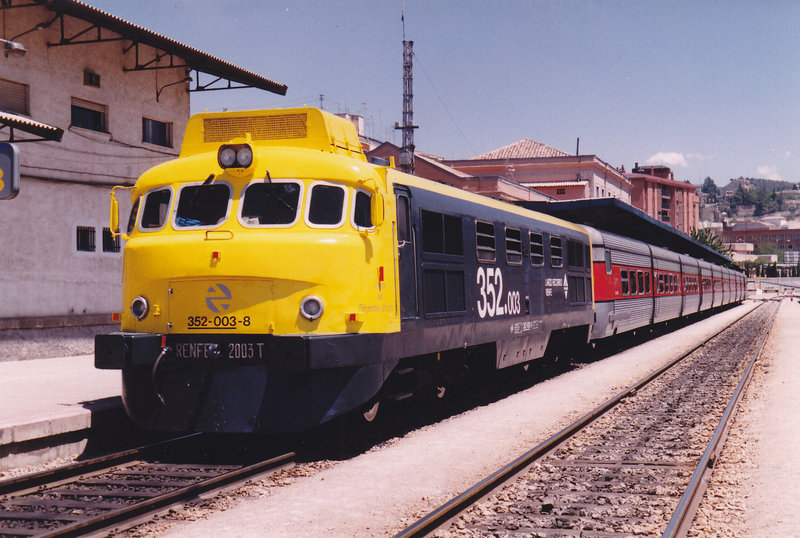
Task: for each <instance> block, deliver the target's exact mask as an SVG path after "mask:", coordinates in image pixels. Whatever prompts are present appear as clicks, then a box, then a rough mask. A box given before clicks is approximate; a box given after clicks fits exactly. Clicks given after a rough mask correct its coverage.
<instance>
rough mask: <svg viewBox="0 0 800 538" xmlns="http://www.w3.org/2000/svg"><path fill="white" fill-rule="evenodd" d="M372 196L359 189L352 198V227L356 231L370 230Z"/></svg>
mask: <svg viewBox="0 0 800 538" xmlns="http://www.w3.org/2000/svg"><path fill="white" fill-rule="evenodd" d="M371 206H372V195H371V194H370V193H368V192H367V191H362V190H361V189H358V190H356V195H355V197H354V198H353V227H354V228H355V229H356V230H363V229H365V228H372V211H371Z"/></svg>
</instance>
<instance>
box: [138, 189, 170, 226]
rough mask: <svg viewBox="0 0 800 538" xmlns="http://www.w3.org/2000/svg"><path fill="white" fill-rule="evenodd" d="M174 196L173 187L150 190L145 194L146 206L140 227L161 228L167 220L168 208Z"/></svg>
mask: <svg viewBox="0 0 800 538" xmlns="http://www.w3.org/2000/svg"><path fill="white" fill-rule="evenodd" d="M171 197H172V189H170V188H169V187H165V188H163V189H156V190H153V191H150V192H148V193H147V194H145V196H144V207H143V208H142V216H141V220H140V221H139V228H140V229H142V230H145V231H155V230H160V229H161V228H163V227H164V224H165V223H166V222H167V214H168V213H167V210H168V209H169V201H170V198H171Z"/></svg>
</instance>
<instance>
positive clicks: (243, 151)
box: [236, 145, 253, 168]
mask: <svg viewBox="0 0 800 538" xmlns="http://www.w3.org/2000/svg"><path fill="white" fill-rule="evenodd" d="M236 162H237V163H238V164H239V166H241V167H242V168H247V167H249V166H250V165H251V164H253V150H252V148H251V147H250V146H247V145H245V146H242V147H241V148H239V151H237V152H236Z"/></svg>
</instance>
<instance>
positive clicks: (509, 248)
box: [506, 228, 522, 265]
mask: <svg viewBox="0 0 800 538" xmlns="http://www.w3.org/2000/svg"><path fill="white" fill-rule="evenodd" d="M506 262H507V263H508V265H522V233H521V232H520V231H519V230H517V229H516V228H506Z"/></svg>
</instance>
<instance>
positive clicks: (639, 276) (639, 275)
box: [636, 271, 645, 295]
mask: <svg viewBox="0 0 800 538" xmlns="http://www.w3.org/2000/svg"><path fill="white" fill-rule="evenodd" d="M636 280H637V283H638V284H639V295H644V292H645V287H644V272H642V271H637V272H636Z"/></svg>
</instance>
